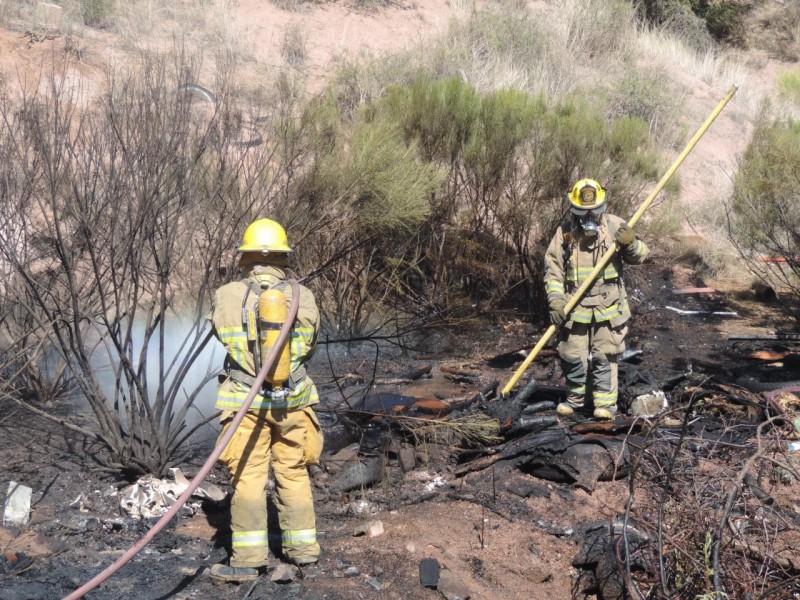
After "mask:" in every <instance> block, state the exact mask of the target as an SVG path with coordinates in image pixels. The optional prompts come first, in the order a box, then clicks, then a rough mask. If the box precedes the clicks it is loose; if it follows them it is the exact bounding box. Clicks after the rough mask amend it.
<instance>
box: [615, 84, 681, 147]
mask: <svg viewBox="0 0 800 600" xmlns="http://www.w3.org/2000/svg"><path fill="white" fill-rule="evenodd" d="M676 112H677V106H676V101H675V98H674V97H673V94H672V93H671V92H670V90H669V89H668V87H667V82H666V81H665V79H664V76H663V73H661V72H658V71H648V70H646V69H641V68H631V69H629V70H628V71H627V73H626V74H625V75H624V76H623V77H622V79H620V80H619V82H618V83H617V85H615V86H614V88H613V90H612V91H611V92H610V98H609V116H610V117H611V118H615V117H626V116H627V117H638V118H639V119H641V120H642V121H644V122H645V123H647V124H648V126H649V128H650V131H651V133H652V135H653V136H654V137H655V138H657V139H662V138H663V137H664V135H665V133H666V131H667V130H669V128H670V127H671V126H672V121H673V118H674V116H675V114H676Z"/></svg>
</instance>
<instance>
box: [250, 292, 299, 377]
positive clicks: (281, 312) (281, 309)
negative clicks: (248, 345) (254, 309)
mask: <svg viewBox="0 0 800 600" xmlns="http://www.w3.org/2000/svg"><path fill="white" fill-rule="evenodd" d="M287 312H288V311H287V309H286V296H285V295H284V294H283V292H281V291H280V290H267V291H265V292H263V293H262V294H261V295H260V296H259V298H258V343H259V345H260V346H261V357H262V360H266V359H267V356H269V353H270V352H271V351H272V347H273V346H274V345H275V342H277V341H278V336H279V335H280V332H281V327H283V324H284V323H285V322H286V317H287ZM290 367H291V364H290V357H289V337H288V336H287V338H286V339H285V340H284V342H283V344H282V345H281V348H280V351H279V352H278V356H277V358H276V359H275V362H273V363H272V367H271V368H270V370H269V371H268V372H267V377H266V380H267V381H268V382H269V383H270V384H271V385H272V387H273V388H280V387H283V386H284V385H285V384H286V382H287V381H288V380H289V374H290Z"/></svg>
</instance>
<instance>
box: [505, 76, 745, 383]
mask: <svg viewBox="0 0 800 600" xmlns="http://www.w3.org/2000/svg"><path fill="white" fill-rule="evenodd" d="M736 90H737V87H736V86H735V85H734V86H731V88H730V90H728V93H727V94H725V97H724V98H723V99H722V100H721V101H720V103H719V104H717V107H716V108H715V109H714V111H713V112H712V113H711V114H710V115H709V116H708V118H707V119H706V120H705V123H703V124H702V125H701V126H700V129H698V130H697V133H695V134H694V137H692V139H691V140H690V141H689V143H688V144H687V145H686V148H684V149H683V152H681V153H680V155H679V156H678V158H676V159H675V162H674V163H672V166H671V167H670V168H669V169H668V170H667V172H666V173H664V176H663V177H662V178H661V180H660V181H659V182H658V184H657V185H656V187H655V188H654V189H653V191H652V192H650V195H649V196H647V198H646V199H645V201H644V202H643V203H642V205H641V206H640V207H639V210H637V211H636V212H635V213H634V215H633V216H632V217H631V218H630V220H629V221H628V225H630V226H631V227H633V226H634V225H636V223H638V222H639V219H640V218H641V217H642V215H643V214H644V212H645V211H646V210H647V209H648V208H650V205H651V204H652V203H653V200H655V199H656V196H657V195H658V193H659V192H660V191H661V190H662V189H664V186H665V185H667V182H668V181H669V180H670V178H671V177H672V176H673V175H674V174H675V171H677V170H678V167H680V166H681V163H682V162H683V161H684V160H685V159H686V157H687V156H688V155H689V153H690V152H691V151H692V150H693V149H694V147H695V146H696V145H697V142H698V141H699V140H700V138H701V137H703V134H704V133H705V132H706V130H707V129H708V128H709V127H710V126H711V123H713V122H714V119H716V118H717V115H719V113H720V112H722V109H723V108H725V105H726V104H727V103H728V101H729V100H730V99H731V98H733V95H734V94H735V93H736ZM616 251H617V243H616V242H614V243H613V244H611V247H610V248H609V249H608V250H606V252H605V254H603V256H602V257H600V260H599V261H598V263H597V265H595V267H594V269H593V270H592V272H591V274H590V275H589V277H587V278H586V280H585V281H584V282H583V283H582V284H581V285H580V287H579V288H578V289H577V290H576V291H575V293H574V294H573V295H572V298H570V300H569V302H567V305H566V306H565V307H564V313H565V314H567V315H569V313H570V312H572V309H573V308H575V306H576V305H577V304H578V303H579V302H580V301H581V299H582V298H583V295H584V294H585V293H586V291H587V290H588V289H589V288H590V287H592V285H593V284H594V280H595V279H596V278H597V275H598V274H599V273H600V272H601V271H602V270H603V269H605V268H606V265H607V264H608V261H610V260H611V257H612V256H613V255H614V252H616ZM555 332H556V326H555V325H550V327H548V328H547V331H545V332H544V335H543V336H542V338H541V339H540V340H539V341H538V343H537V344H536V346H534V347H533V350H531V353H530V354H528V356H527V357H526V358H525V360H524V361H523V362H522V364H521V365H520V366H519V368H518V369H517V371H516V373H514V376H513V377H512V378H511V379H510V380H509V381H508V383H507V384H506V385H505V387H504V388H503V389H502V392H501V393H502V394H503V395H504V396H505V395H506V394H508V393H509V392H510V391H511V390H512V388H513V387H514V386H515V385H516V383H517V381H519V378H520V377H522V374H523V373H525V371H526V370H527V368H528V366H529V365H530V364H531V363H532V362H533V359H534V358H536V355H537V354H539V352H541V350H542V348H544V346H545V344H547V342H549V341H550V338H551V337H553V334H554V333H555Z"/></svg>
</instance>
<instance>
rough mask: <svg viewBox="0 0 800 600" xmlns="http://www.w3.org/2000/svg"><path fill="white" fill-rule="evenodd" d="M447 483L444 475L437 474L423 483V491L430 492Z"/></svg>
mask: <svg viewBox="0 0 800 600" xmlns="http://www.w3.org/2000/svg"><path fill="white" fill-rule="evenodd" d="M446 485H447V482H446V481H445V480H444V477H442V476H441V475H437V476H436V477H434V478H433V480H431V481H429V482H428V483H426V484H425V491H426V492H432V491H433V490H435V489H436V488H440V487H444V486H446Z"/></svg>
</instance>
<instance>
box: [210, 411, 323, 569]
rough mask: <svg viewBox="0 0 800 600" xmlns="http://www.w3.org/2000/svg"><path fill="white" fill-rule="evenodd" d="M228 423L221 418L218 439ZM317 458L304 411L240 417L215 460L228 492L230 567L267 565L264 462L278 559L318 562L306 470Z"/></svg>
mask: <svg viewBox="0 0 800 600" xmlns="http://www.w3.org/2000/svg"><path fill="white" fill-rule="evenodd" d="M232 420H233V415H230V416H227V415H225V416H223V421H222V423H223V428H222V434H221V435H224V434H225V432H226V431H227V429H228V427H229V426H230V424H231V421H232ZM321 452H322V433H321V430H320V426H319V421H318V420H317V416H316V415H315V414H314V411H313V409H312V408H311V407H310V406H307V407H305V408H302V409H296V410H289V411H287V410H277V409H276V410H271V409H265V410H260V411H249V412H248V413H247V414H246V415H245V418H244V419H243V420H242V423H241V425H240V426H239V427H238V429H237V430H236V433H234V435H233V438H232V439H231V441H230V443H229V444H228V447H227V448H225V450H224V451H223V453H222V455H221V456H220V461H221V462H222V463H223V464H224V465H225V466H226V467H228V470H229V471H230V474H231V484H232V486H233V498H232V499H231V532H232V539H231V546H232V550H233V552H232V554H231V559H230V564H231V566H233V567H261V566H265V565H267V564H268V562H269V537H268V531H267V493H266V486H267V480H268V477H269V467H270V461H271V462H272V469H273V472H274V473H275V483H276V487H275V504H276V506H277V508H278V521H279V523H280V527H281V547H282V550H283V555H284V557H285V558H287V559H289V560H293V561H296V562H300V563H302V562H309V561H313V560H316V559H317V558H318V557H319V552H320V548H319V544H318V543H317V530H316V517H315V514H314V500H313V498H312V496H311V482H310V480H309V475H308V468H307V467H308V465H311V464H316V463H317V462H319V457H320V454H321Z"/></svg>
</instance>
